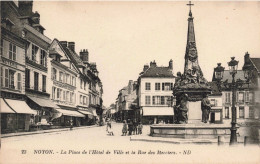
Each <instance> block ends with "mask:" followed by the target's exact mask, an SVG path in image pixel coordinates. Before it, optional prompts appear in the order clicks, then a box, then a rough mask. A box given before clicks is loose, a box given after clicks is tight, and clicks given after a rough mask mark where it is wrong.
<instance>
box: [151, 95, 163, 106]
mask: <svg viewBox="0 0 260 164" xmlns="http://www.w3.org/2000/svg"><path fill="white" fill-rule="evenodd" d="M153 105H161V96H153Z"/></svg>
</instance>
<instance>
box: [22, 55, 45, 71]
mask: <svg viewBox="0 0 260 164" xmlns="http://www.w3.org/2000/svg"><path fill="white" fill-rule="evenodd" d="M26 63H28V64H30V65H32V66H34V67H36V68H38V69H40V70H42V71H45V72H47V67H45V66H43V65H41V64H38V63H37V62H36V61H33V60H30V59H29V58H28V56H26Z"/></svg>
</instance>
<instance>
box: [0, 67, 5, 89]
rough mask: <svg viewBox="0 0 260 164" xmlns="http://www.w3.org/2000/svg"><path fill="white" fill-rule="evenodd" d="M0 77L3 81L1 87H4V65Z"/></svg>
mask: <svg viewBox="0 0 260 164" xmlns="http://www.w3.org/2000/svg"><path fill="white" fill-rule="evenodd" d="M0 76H1V77H0V78H1V81H0V83H1V87H3V86H4V69H3V67H1V70H0Z"/></svg>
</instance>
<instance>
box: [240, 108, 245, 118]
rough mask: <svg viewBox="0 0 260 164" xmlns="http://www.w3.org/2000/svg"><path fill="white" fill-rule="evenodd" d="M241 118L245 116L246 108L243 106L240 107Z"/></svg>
mask: <svg viewBox="0 0 260 164" xmlns="http://www.w3.org/2000/svg"><path fill="white" fill-rule="evenodd" d="M239 118H245V108H244V107H243V106H240V107H239Z"/></svg>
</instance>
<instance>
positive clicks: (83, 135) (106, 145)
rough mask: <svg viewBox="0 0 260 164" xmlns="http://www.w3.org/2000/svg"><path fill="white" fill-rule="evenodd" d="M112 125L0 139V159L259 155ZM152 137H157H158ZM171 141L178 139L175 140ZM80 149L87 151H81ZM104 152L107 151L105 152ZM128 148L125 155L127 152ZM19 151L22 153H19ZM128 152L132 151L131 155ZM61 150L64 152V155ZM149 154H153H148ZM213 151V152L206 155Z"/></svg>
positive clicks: (135, 159)
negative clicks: (130, 131) (128, 133)
mask: <svg viewBox="0 0 260 164" xmlns="http://www.w3.org/2000/svg"><path fill="white" fill-rule="evenodd" d="M112 127H113V132H114V136H109V135H108V134H107V133H106V126H102V127H85V128H78V129H73V130H72V131H70V130H67V131H58V132H52V133H43V134H35V135H25V136H14V137H8V138H1V160H3V161H8V163H15V161H17V160H20V159H22V160H23V161H24V163H34V162H35V161H37V162H39V163H44V161H45V160H46V159H48V163H49V162H50V163H56V162H57V160H59V161H60V162H61V161H62V163H73V161H74V160H75V159H77V163H83V162H84V163H86V161H87V163H93V162H95V163H97V161H99V162H100V163H103V162H105V161H107V160H109V162H115V163H116V162H117V161H122V160H123V159H125V161H126V162H134V163H137V162H140V159H142V160H148V159H149V160H152V161H154V162H155V163H161V162H162V161H163V162H166V163H172V161H176V160H178V162H182V161H184V160H186V163H187V159H189V160H188V161H190V162H192V160H194V159H196V161H197V160H199V161H200V162H205V163H207V162H212V161H214V160H215V161H216V160H217V159H218V158H219V157H220V156H224V155H225V153H227V152H229V153H231V154H232V153H236V154H237V153H241V156H239V157H238V158H241V159H240V161H241V162H243V160H244V162H249V161H248V160H251V161H252V162H253V161H259V156H255V155H254V154H257V153H256V152H255V151H259V148H256V146H253V147H246V148H245V147H244V146H243V145H239V146H238V147H241V148H240V149H233V148H228V147H229V146H228V145H224V146H222V147H218V146H217V144H207V145H198V144H193V145H188V144H174V142H163V140H165V139H163V138H161V139H160V140H159V141H158V140H156V139H155V138H154V137H149V136H148V134H149V126H146V125H145V126H144V128H143V135H141V136H135V135H133V136H121V129H122V124H121V123H112ZM130 137H131V139H130ZM147 138H149V142H145V141H147V140H135V139H147ZM156 138H157V139H158V137H156ZM153 140H154V142H153ZM165 141H171V140H170V139H167V140H165ZM175 141H178V140H176V139H175ZM216 148H217V149H216ZM227 148H228V149H227ZM24 150H25V151H26V152H25V151H24ZM216 150H218V151H216ZM83 151H85V152H86V153H87V154H83ZM108 151H109V152H110V153H109V154H106V153H107V152H108ZM128 151H129V154H127V152H128ZM149 151H151V152H150V154H148V153H149ZM185 151H186V152H185ZM22 152H23V153H26V154H22ZM132 152H135V154H131V153H132ZM245 152H247V153H245ZM65 153H66V155H64V154H65ZM153 153H154V154H156V155H151V154H153ZM185 153H188V154H185ZM189 153H191V154H189ZM213 153H214V154H216V155H215V156H210V158H208V157H209V155H210V154H213ZM39 154H41V155H39ZM43 154H45V155H43ZM101 154H102V156H101ZM248 156H249V157H248ZM206 157H207V158H206ZM205 159H206V160H205ZM223 160H225V159H223ZM226 160H228V159H226ZM229 160H230V159H229ZM159 161H160V162H159ZM5 163H6V162H5Z"/></svg>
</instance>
